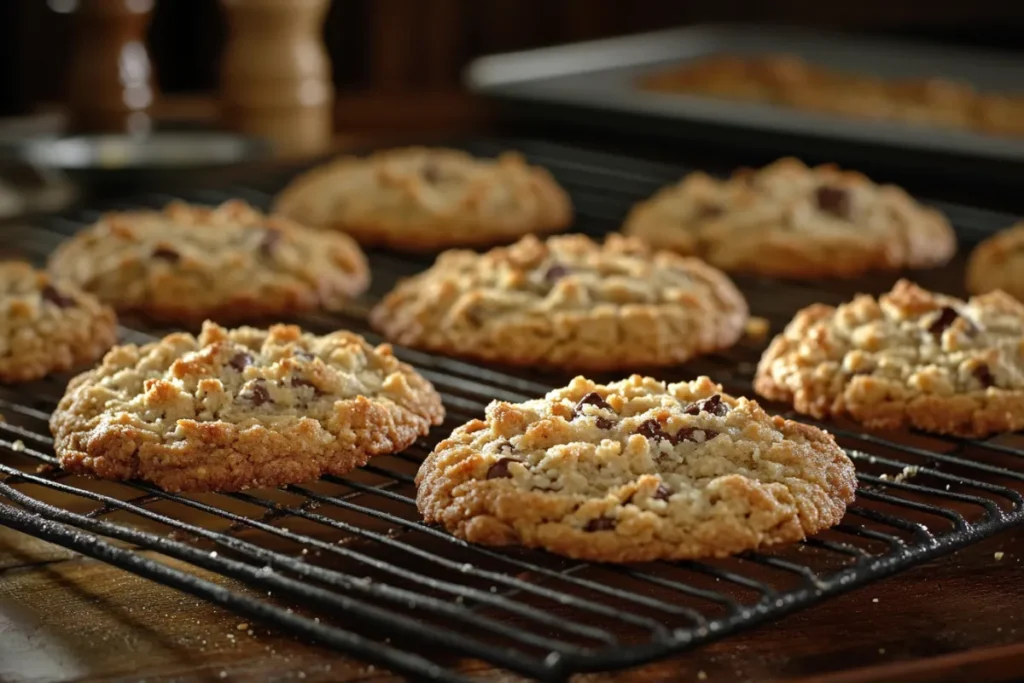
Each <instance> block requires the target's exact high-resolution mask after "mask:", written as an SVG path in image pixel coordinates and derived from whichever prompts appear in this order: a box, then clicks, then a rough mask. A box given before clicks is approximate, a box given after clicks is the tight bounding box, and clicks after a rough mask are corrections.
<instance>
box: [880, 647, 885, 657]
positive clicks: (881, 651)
mask: <svg viewBox="0 0 1024 683" xmlns="http://www.w3.org/2000/svg"><path fill="white" fill-rule="evenodd" d="M878 654H880V655H884V654H885V648H884V647H880V648H878Z"/></svg>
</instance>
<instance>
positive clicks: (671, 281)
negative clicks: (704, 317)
mask: <svg viewBox="0 0 1024 683" xmlns="http://www.w3.org/2000/svg"><path fill="white" fill-rule="evenodd" d="M723 282H725V283H728V279H727V278H726V277H725V276H724V275H723V274H722V273H720V272H718V271H716V270H715V269H713V268H710V267H708V266H707V265H706V264H704V263H702V262H700V261H698V260H696V259H687V258H683V257H680V256H677V255H675V254H672V253H669V252H657V253H655V252H652V251H651V250H650V249H648V248H647V247H646V246H645V245H644V244H643V243H642V242H640V241H637V240H632V239H628V238H624V237H622V236H620V235H610V236H609V237H608V239H607V240H606V241H605V242H604V243H603V244H601V243H598V242H594V241H593V240H591V239H590V238H588V237H586V236H585V235H566V236H562V237H551V238H548V239H547V240H546V241H541V240H539V239H537V238H536V237H534V236H532V235H530V236H527V237H524V238H522V239H521V240H519V242H517V243H516V244H514V245H511V246H509V247H499V248H496V249H492V250H491V251H489V252H487V253H485V254H479V253H477V252H473V251H462V250H459V251H449V252H445V253H444V254H441V256H440V257H438V259H437V262H436V263H435V264H434V266H433V267H432V268H430V269H429V270H427V271H426V272H424V273H422V274H420V275H418V276H415V277H413V278H410V279H409V280H406V281H405V282H403V283H401V284H400V285H399V286H398V288H397V289H396V290H395V292H393V293H392V294H390V295H389V296H388V297H387V298H385V300H384V303H383V307H385V308H387V307H388V306H390V305H397V304H398V303H399V302H400V301H402V300H409V299H415V300H416V301H417V302H418V303H419V304H420V305H421V306H423V307H426V308H432V309H434V310H444V309H447V310H448V312H449V313H448V314H449V315H450V316H451V317H453V318H466V319H468V320H470V321H471V322H473V323H474V324H476V325H486V324H487V323H488V322H489V321H494V320H496V319H503V318H505V319H507V318H510V317H511V318H515V317H528V316H531V315H536V314H538V313H542V314H547V313H555V312H559V311H589V310H595V309H598V308H600V307H602V306H611V307H623V306H629V305H647V306H671V307H693V308H698V307H704V304H705V303H706V302H707V301H709V300H710V301H715V302H716V303H718V304H720V305H721V309H720V310H719V311H718V312H719V313H721V314H722V315H723V316H725V315H728V314H730V313H731V312H736V311H739V310H742V311H743V312H745V311H746V305H745V303H744V302H743V300H742V297H739V295H738V294H736V297H729V296H724V294H723V292H722V289H723V287H721V284H722V283H723ZM729 290H732V291H734V288H733V287H732V285H731V283H729Z"/></svg>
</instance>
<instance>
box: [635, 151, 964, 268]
mask: <svg viewBox="0 0 1024 683" xmlns="http://www.w3.org/2000/svg"><path fill="white" fill-rule="evenodd" d="M624 231H625V232H626V233H627V234H629V235H633V236H636V237H640V238H642V239H644V240H646V241H648V242H650V243H651V244H652V245H654V246H656V247H659V248H665V249H672V250H674V251H678V252H679V253H682V254H691V255H696V256H700V257H701V258H703V259H705V260H706V261H708V263H710V264H712V265H714V266H718V267H719V268H722V269H723V270H726V271H736V272H745V273H755V274H760V275H768V276H774V277H786V278H817V277H852V276H856V275H860V274H862V273H864V272H866V271H870V270H898V269H901V268H927V267H933V266H940V265H942V264H944V263H946V262H947V261H949V259H950V258H952V256H953V254H954V253H955V252H956V237H955V235H954V233H953V229H952V227H951V226H950V224H949V222H948V221H947V220H946V218H945V217H944V216H943V215H942V214H940V213H939V212H938V211H936V210H934V209H931V208H927V207H924V206H921V205H920V204H918V203H917V202H915V201H914V200H913V199H911V197H910V196H909V195H907V193H906V192H904V191H903V190H901V189H900V188H898V187H895V186H892V185H877V184H875V183H873V182H871V181H870V180H868V179H867V178H865V177H864V176H862V175H861V174H859V173H853V172H850V171H841V170H839V169H838V168H837V167H835V166H833V165H824V166H817V167H815V168H808V167H807V166H805V165H804V164H803V163H801V162H800V161H798V160H796V159H781V160H779V161H777V162H775V163H773V164H771V165H769V166H766V167H765V168H763V169H761V170H759V171H749V170H741V171H737V172H736V173H735V174H733V176H732V177H731V178H729V179H728V180H716V179H714V178H711V177H710V176H708V175H706V174H704V173H699V172H698V173H691V174H690V175H688V176H686V177H685V178H683V180H682V181H680V182H679V183H678V184H676V185H674V186H672V187H668V188H665V189H663V190H661V191H660V192H658V193H657V194H656V195H655V196H654V197H653V198H651V199H649V200H647V201H645V202H643V203H641V204H638V205H637V206H635V207H634V208H633V210H632V211H631V212H630V214H629V217H628V218H627V220H626V223H625V227H624Z"/></svg>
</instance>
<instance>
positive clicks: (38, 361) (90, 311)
mask: <svg viewBox="0 0 1024 683" xmlns="http://www.w3.org/2000/svg"><path fill="white" fill-rule="evenodd" d="M115 341H117V318H116V317H115V315H114V311H112V310H111V309H110V308H109V307H107V306H104V305H103V304H101V303H100V302H99V301H97V300H96V298H95V297H93V296H90V295H89V294H86V293H84V292H82V291H80V290H79V289H77V288H75V287H72V286H69V285H67V284H63V283H54V282H53V281H51V279H50V277H49V276H48V275H47V274H46V273H45V272H42V271H39V270H36V269H35V268H33V267H32V266H30V265H29V264H27V263H21V262H17V261H9V262H3V263H0V382H4V383H11V382H28V381H31V380H34V379H39V378H40V377H45V376H46V375H48V374H50V373H52V372H64V371H66V370H70V369H72V368H74V367H75V366H78V365H83V364H85V363H92V362H93V361H95V360H96V359H98V358H99V357H100V356H102V355H103V352H104V351H106V350H107V349H109V348H110V347H111V346H112V345H113V344H114V342H115Z"/></svg>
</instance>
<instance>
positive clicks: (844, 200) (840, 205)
mask: <svg viewBox="0 0 1024 683" xmlns="http://www.w3.org/2000/svg"><path fill="white" fill-rule="evenodd" d="M814 198H815V200H816V201H817V202H818V208H820V209H821V210H822V211H824V212H826V213H830V214H832V215H833V216H838V217H839V218H847V217H848V216H849V215H850V193H849V192H847V191H846V190H845V189H844V188H842V187H832V186H830V185H822V186H821V187H819V188H818V190H817V192H816V193H815V195H814Z"/></svg>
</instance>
